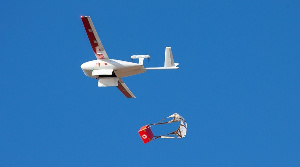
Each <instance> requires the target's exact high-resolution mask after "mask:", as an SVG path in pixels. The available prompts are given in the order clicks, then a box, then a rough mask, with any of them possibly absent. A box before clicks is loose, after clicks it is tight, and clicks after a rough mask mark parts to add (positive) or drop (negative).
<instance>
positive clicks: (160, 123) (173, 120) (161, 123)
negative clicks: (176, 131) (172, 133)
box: [149, 118, 177, 126]
mask: <svg viewBox="0 0 300 167" xmlns="http://www.w3.org/2000/svg"><path fill="white" fill-rule="evenodd" d="M165 119H167V118H163V119H162V120H160V121H159V122H157V123H154V124H149V126H154V125H163V124H168V123H172V122H177V121H175V118H173V119H172V120H170V121H168V122H162V121H163V120H165Z"/></svg>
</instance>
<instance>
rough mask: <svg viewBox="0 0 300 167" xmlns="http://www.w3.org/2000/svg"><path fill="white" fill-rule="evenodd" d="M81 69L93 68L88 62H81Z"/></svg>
mask: <svg viewBox="0 0 300 167" xmlns="http://www.w3.org/2000/svg"><path fill="white" fill-rule="evenodd" d="M81 69H83V70H91V67H90V65H89V63H88V62H86V63H83V64H81Z"/></svg>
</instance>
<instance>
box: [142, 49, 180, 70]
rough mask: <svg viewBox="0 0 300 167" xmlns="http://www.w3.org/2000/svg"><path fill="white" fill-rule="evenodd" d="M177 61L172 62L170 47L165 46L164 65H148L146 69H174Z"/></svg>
mask: <svg viewBox="0 0 300 167" xmlns="http://www.w3.org/2000/svg"><path fill="white" fill-rule="evenodd" d="M178 65H179V63H174V59H173V53H172V50H171V47H166V51H165V66H164V67H148V68H145V69H146V70H175V69H178V68H179V67H177V66H178Z"/></svg>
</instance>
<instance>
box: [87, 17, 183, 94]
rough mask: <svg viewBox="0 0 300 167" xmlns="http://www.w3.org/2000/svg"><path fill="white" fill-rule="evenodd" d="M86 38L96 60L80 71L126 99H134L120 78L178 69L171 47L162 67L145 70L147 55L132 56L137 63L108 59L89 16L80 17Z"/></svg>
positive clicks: (168, 48)
mask: <svg viewBox="0 0 300 167" xmlns="http://www.w3.org/2000/svg"><path fill="white" fill-rule="evenodd" d="M81 20H82V23H83V25H84V28H85V31H86V33H87V36H88V38H89V40H90V43H91V45H92V49H93V51H94V53H95V56H96V58H97V60H92V61H88V62H86V63H83V64H82V65H81V69H82V70H83V72H84V74H85V75H86V76H88V77H91V78H95V79H97V80H98V87H108V86H116V87H117V88H118V89H119V90H120V91H121V92H122V93H123V94H124V95H125V96H126V97H127V98H135V96H134V95H133V94H132V92H131V91H130V90H129V88H128V87H127V86H126V84H125V83H124V82H123V81H122V79H121V78H123V77H128V76H131V75H136V74H140V73H144V72H146V70H166V69H178V68H179V67H177V65H178V63H174V59H173V54H172V51H171V47H166V51H165V65H164V67H152V68H145V67H144V66H143V61H144V59H145V58H146V59H149V58H150V56H149V55H132V56H131V58H132V59H139V63H132V62H127V61H121V60H115V59H109V58H108V56H107V53H106V51H105V49H104V47H103V45H102V43H101V41H100V38H99V36H98V34H97V32H96V30H95V27H94V25H93V22H92V19H91V17H89V16H81Z"/></svg>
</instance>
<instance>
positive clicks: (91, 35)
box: [81, 16, 99, 54]
mask: <svg viewBox="0 0 300 167" xmlns="http://www.w3.org/2000/svg"><path fill="white" fill-rule="evenodd" d="M88 18H89V17H86V16H82V17H81V20H82V23H83V25H84V28H85V32H86V34H87V36H88V38H89V40H90V43H91V45H92V48H93V51H94V53H95V54H97V50H96V48H97V47H98V46H99V45H98V42H97V40H96V36H95V34H94V32H93V29H92V27H91V25H90V22H89V19H88Z"/></svg>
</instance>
